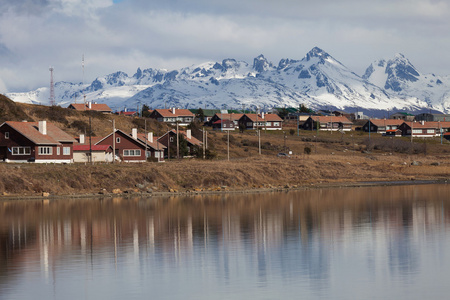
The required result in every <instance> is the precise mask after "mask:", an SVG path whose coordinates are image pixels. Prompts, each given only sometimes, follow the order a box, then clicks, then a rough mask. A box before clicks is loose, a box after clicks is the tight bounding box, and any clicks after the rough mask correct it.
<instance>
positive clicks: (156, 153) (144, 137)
mask: <svg viewBox="0 0 450 300" xmlns="http://www.w3.org/2000/svg"><path fill="white" fill-rule="evenodd" d="M133 135H136V137H137V139H138V140H139V141H140V142H141V143H143V144H145V145H146V146H147V158H154V159H155V160H157V161H158V162H163V161H164V150H165V149H166V146H164V145H163V144H161V143H160V142H159V141H158V138H157V137H154V136H153V132H148V133H147V134H144V133H137V130H136V129H135V128H134V129H132V133H131V136H132V137H133Z"/></svg>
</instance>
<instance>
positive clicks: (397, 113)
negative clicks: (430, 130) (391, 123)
mask: <svg viewBox="0 0 450 300" xmlns="http://www.w3.org/2000/svg"><path fill="white" fill-rule="evenodd" d="M393 115H403V116H414V115H413V114H410V113H407V112H402V111H399V112H396V113H393V114H392V115H391V116H393Z"/></svg>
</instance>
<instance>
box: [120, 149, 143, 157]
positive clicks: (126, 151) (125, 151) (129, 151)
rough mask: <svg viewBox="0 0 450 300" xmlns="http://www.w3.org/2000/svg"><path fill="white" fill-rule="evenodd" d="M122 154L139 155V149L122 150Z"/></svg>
mask: <svg viewBox="0 0 450 300" xmlns="http://www.w3.org/2000/svg"><path fill="white" fill-rule="evenodd" d="M123 156H141V150H139V149H137V150H123Z"/></svg>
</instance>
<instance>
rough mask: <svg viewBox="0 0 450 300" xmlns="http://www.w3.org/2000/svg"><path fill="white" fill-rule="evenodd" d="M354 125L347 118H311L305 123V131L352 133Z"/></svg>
mask: <svg viewBox="0 0 450 300" xmlns="http://www.w3.org/2000/svg"><path fill="white" fill-rule="evenodd" d="M352 125H353V123H352V122H351V121H350V120H349V119H347V118H346V117H342V116H341V117H336V116H311V117H309V118H308V119H307V120H306V121H305V122H304V123H303V126H302V128H303V129H304V130H317V129H318V130H325V131H338V130H342V131H350V130H352Z"/></svg>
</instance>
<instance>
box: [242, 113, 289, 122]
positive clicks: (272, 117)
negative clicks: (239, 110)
mask: <svg viewBox="0 0 450 300" xmlns="http://www.w3.org/2000/svg"><path fill="white" fill-rule="evenodd" d="M245 116H247V117H248V118H249V119H250V120H252V122H256V121H257V120H258V121H265V122H282V121H283V119H281V118H280V117H279V116H278V115H277V114H264V117H262V115H261V114H258V115H257V114H245Z"/></svg>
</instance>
